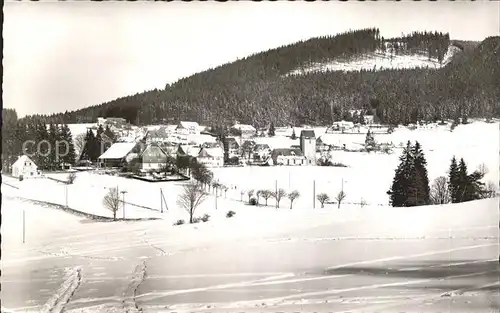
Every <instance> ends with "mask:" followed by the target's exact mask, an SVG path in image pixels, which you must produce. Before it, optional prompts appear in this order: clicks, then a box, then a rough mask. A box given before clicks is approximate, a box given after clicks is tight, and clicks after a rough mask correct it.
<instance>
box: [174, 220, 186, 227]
mask: <svg viewBox="0 0 500 313" xmlns="http://www.w3.org/2000/svg"><path fill="white" fill-rule="evenodd" d="M183 224H184V220H178V221H177V222H175V223H174V226H177V225H183Z"/></svg>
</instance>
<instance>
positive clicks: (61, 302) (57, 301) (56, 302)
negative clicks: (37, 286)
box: [42, 267, 82, 313]
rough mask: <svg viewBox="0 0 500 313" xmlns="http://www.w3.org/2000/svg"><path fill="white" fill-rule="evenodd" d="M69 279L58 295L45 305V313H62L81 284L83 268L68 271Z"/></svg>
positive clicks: (57, 292) (58, 291)
mask: <svg viewBox="0 0 500 313" xmlns="http://www.w3.org/2000/svg"><path fill="white" fill-rule="evenodd" d="M67 271H68V277H67V278H66V280H65V281H64V282H63V283H62V284H61V286H60V288H59V289H58V290H57V291H56V293H55V294H54V295H53V296H52V297H51V298H50V299H49V300H48V301H47V303H46V304H45V305H44V307H43V309H42V312H43V313H62V312H64V308H65V306H66V304H68V303H69V302H70V301H71V298H72V297H73V295H74V294H75V292H76V290H77V289H78V287H79V286H80V284H81V281H82V273H81V268H79V267H75V268H72V269H68V270H67Z"/></svg>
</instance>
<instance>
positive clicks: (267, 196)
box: [260, 190, 273, 206]
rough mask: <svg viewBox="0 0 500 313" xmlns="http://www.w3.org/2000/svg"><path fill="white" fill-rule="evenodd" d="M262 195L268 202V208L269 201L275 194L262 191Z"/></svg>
mask: <svg viewBox="0 0 500 313" xmlns="http://www.w3.org/2000/svg"><path fill="white" fill-rule="evenodd" d="M260 195H261V196H262V198H264V200H266V206H267V200H269V198H271V197H272V195H273V192H272V191H270V190H261V191H260Z"/></svg>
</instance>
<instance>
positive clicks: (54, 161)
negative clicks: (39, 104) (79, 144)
mask: <svg viewBox="0 0 500 313" xmlns="http://www.w3.org/2000/svg"><path fill="white" fill-rule="evenodd" d="M59 141H60V138H59V130H58V128H57V126H56V125H54V124H49V133H48V142H49V155H48V164H47V166H48V169H50V170H56V169H58V168H59V167H60V160H59V155H58V149H56V146H58V143H59Z"/></svg>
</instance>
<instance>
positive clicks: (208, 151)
mask: <svg viewBox="0 0 500 313" xmlns="http://www.w3.org/2000/svg"><path fill="white" fill-rule="evenodd" d="M196 161H197V162H198V163H200V164H203V165H205V166H206V167H222V166H224V150H223V149H222V147H215V148H201V150H200V152H199V153H198V156H197V157H196Z"/></svg>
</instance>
